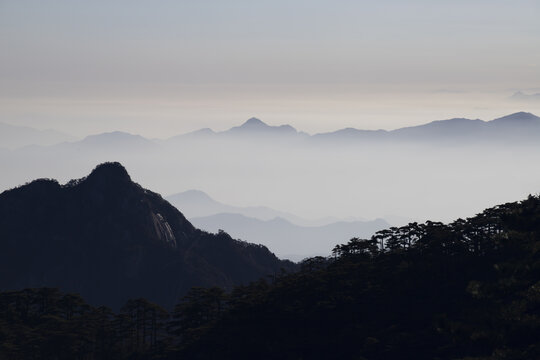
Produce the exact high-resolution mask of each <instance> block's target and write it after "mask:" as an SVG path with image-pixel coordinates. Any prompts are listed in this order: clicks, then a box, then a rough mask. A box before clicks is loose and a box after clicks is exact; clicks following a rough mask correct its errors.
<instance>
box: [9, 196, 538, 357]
mask: <svg viewBox="0 0 540 360" xmlns="http://www.w3.org/2000/svg"><path fill="white" fill-rule="evenodd" d="M539 280H540V198H539V197H535V196H530V197H529V198H528V199H526V200H524V201H521V202H516V203H508V204H504V205H500V206H497V207H494V208H491V209H487V210H485V211H484V212H482V213H481V214H479V215H477V216H475V217H473V218H469V219H466V220H462V219H459V220H456V221H455V222H453V223H451V224H447V225H445V224H442V223H438V222H426V223H425V224H417V223H412V224H409V225H407V226H404V227H401V228H390V229H387V230H383V231H380V232H378V233H377V234H376V235H375V236H374V237H372V238H371V239H366V240H363V239H352V240H351V241H349V243H347V244H344V245H339V246H336V247H335V249H334V251H333V254H332V256H330V257H328V258H323V257H318V258H312V259H308V260H306V261H304V262H303V263H302V269H301V270H300V271H299V272H296V273H283V274H281V275H278V276H274V277H270V278H262V279H260V280H259V281H256V282H253V283H251V284H249V285H246V286H239V287H236V288H235V289H234V290H232V291H230V292H225V291H223V290H222V289H220V288H216V287H213V288H193V289H192V290H191V291H190V292H189V293H188V295H187V296H185V297H184V298H183V299H182V301H180V302H179V303H178V304H177V305H176V307H175V309H174V311H173V312H171V313H167V312H166V311H165V310H164V309H162V308H160V307H158V306H156V305H153V304H151V303H149V302H147V301H146V300H144V299H137V300H130V301H128V302H127V303H126V304H125V306H124V307H123V308H122V310H121V311H120V312H119V313H117V314H115V313H112V312H111V311H110V310H109V309H107V308H94V307H91V306H88V305H86V304H85V303H84V301H83V300H82V299H81V298H80V297H78V296H76V295H70V294H61V293H59V292H58V291H56V290H54V289H47V288H41V289H28V290H24V291H18V292H4V293H2V294H1V295H0V302H1V306H0V309H1V310H0V314H1V315H0V318H1V321H0V343H1V344H2V345H1V348H0V349H1V351H0V353H1V354H2V356H3V358H6V359H7V358H10V359H11V358H13V359H16V358H22V359H25V358H28V359H30V358H31V359H49V358H57V359H63V358H65V359H74V358H81V359H82V358H84V359H109V358H110V359H122V358H184V359H253V358H257V359H478V360H479V359H535V358H539V357H540V319H539V314H540V281H539Z"/></svg>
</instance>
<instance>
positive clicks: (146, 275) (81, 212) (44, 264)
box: [0, 163, 295, 308]
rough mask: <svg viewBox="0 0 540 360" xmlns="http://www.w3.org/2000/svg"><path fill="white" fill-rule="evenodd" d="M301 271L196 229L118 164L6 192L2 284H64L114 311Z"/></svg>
mask: <svg viewBox="0 0 540 360" xmlns="http://www.w3.org/2000/svg"><path fill="white" fill-rule="evenodd" d="M294 267H295V266H294V264H292V263H291V262H288V261H281V260H279V259H278V258H277V257H276V256H274V255H273V254H272V253H271V252H270V251H269V250H268V249H267V248H266V247H264V246H260V245H253V244H248V243H246V242H241V241H237V240H233V239H232V238H231V237H230V236H229V235H228V234H226V233H224V232H221V233H219V234H217V235H213V234H209V233H206V232H204V231H201V230H198V229H196V228H195V227H194V226H193V225H192V224H191V223H190V222H189V221H188V220H186V218H185V217H184V216H183V215H182V214H181V213H180V212H179V211H178V210H177V209H176V208H174V207H173V206H172V205H170V204H169V203H168V202H167V201H165V200H164V199H163V198H162V197H161V196H160V195H158V194H156V193H153V192H151V191H149V190H146V189H143V188H142V187H141V186H140V185H138V184H136V183H134V182H132V181H131V178H130V176H129V175H128V173H127V171H126V170H125V168H124V167H123V166H122V165H120V164H119V163H104V164H101V165H99V166H97V167H96V168H95V169H94V171H92V173H91V174H90V175H89V176H88V177H86V178H83V179H79V180H72V181H70V182H69V183H67V184H65V185H60V184H59V183H58V182H57V181H55V180H50V179H40V180H35V181H33V182H31V183H28V184H26V185H24V186H21V187H18V188H15V189H12V190H9V191H5V192H3V193H2V194H0V274H1V275H0V289H2V290H7V289H20V288H25V287H42V286H48V287H59V288H61V289H62V290H64V291H69V292H77V293H80V294H81V295H82V296H83V297H85V298H86V299H88V301H89V302H90V303H92V304H105V305H108V306H111V307H113V308H118V307H119V306H121V305H122V304H123V303H124V302H125V301H126V300H127V299H129V298H135V297H145V298H148V299H151V300H152V301H155V302H157V303H159V304H162V305H164V306H167V307H170V306H172V305H173V304H174V303H175V302H176V301H178V299H179V298H180V296H182V295H184V294H185V293H186V291H187V290H188V289H190V288H191V287H192V286H214V285H217V286H222V287H225V288H230V287H232V286H233V285H236V284H241V283H246V282H249V281H251V280H255V279H258V278H260V277H261V276H265V275H268V274H273V273H276V272H278V271H280V269H281V268H285V269H289V270H291V269H294Z"/></svg>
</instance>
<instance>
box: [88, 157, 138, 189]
mask: <svg viewBox="0 0 540 360" xmlns="http://www.w3.org/2000/svg"><path fill="white" fill-rule="evenodd" d="M87 179H88V181H90V182H97V183H104V184H107V183H108V184H111V183H114V184H119V183H130V182H131V178H130V177H129V174H128V172H127V170H126V168H125V167H124V166H122V164H120V163H119V162H105V163H102V164H99V165H98V166H96V167H95V169H94V170H92V172H91V173H90V175H88V178H87Z"/></svg>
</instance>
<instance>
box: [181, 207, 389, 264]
mask: <svg viewBox="0 0 540 360" xmlns="http://www.w3.org/2000/svg"><path fill="white" fill-rule="evenodd" d="M190 221H191V222H192V223H193V224H194V225H195V226H197V227H199V228H201V229H204V230H207V231H211V232H218V231H219V230H220V229H223V230H225V231H226V232H227V233H229V234H231V236H233V237H235V238H240V239H243V240H247V241H249V242H254V243H258V244H263V245H265V246H268V247H269V248H271V249H272V250H273V251H275V252H276V254H278V255H279V256H280V257H285V258H288V259H291V260H294V261H300V260H302V259H304V258H307V257H310V256H316V255H327V254H329V253H330V252H331V251H332V249H333V248H334V246H335V245H336V243H339V242H343V241H346V240H347V239H351V238H353V237H357V236H360V237H370V236H372V235H373V234H374V233H375V232H377V231H379V230H382V229H384V228H387V227H389V226H390V225H389V224H388V223H387V222H386V221H385V220H383V219H376V220H372V221H350V222H347V221H339V222H334V223H332V224H327V225H323V226H299V225H296V224H293V223H291V222H290V221H287V220H285V219H283V218H279V217H277V218H274V219H272V220H266V221H264V220H259V219H255V218H251V217H247V216H244V215H241V214H227V213H223V214H216V215H211V216H205V217H197V218H191V219H190Z"/></svg>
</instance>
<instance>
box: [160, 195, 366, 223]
mask: <svg viewBox="0 0 540 360" xmlns="http://www.w3.org/2000/svg"><path fill="white" fill-rule="evenodd" d="M165 199H166V200H167V201H169V202H170V203H171V204H172V205H174V206H176V208H177V209H182V213H183V214H184V215H185V216H186V217H187V218H188V219H189V218H199V217H206V216H212V215H217V214H224V213H227V214H240V215H244V216H246V217H250V218H255V219H259V220H263V221H267V220H272V219H275V218H277V217H279V218H283V219H286V220H287V221H289V222H291V223H293V224H296V225H300V226H322V225H327V224H331V223H334V222H337V221H343V219H338V218H335V217H325V218H321V219H316V220H310V219H304V218H302V217H300V216H297V215H294V214H291V213H288V212H285V211H279V210H275V209H272V208H270V207H267V206H234V205H229V204H224V203H222V202H219V201H216V200H214V199H213V198H211V197H210V196H209V195H208V194H207V193H205V192H204V191H201V190H187V191H184V192H181V193H176V194H173V195H169V196H167V197H166V198H165ZM348 220H349V219H348ZM356 220H360V219H354V221H356ZM351 221H352V219H351Z"/></svg>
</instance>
